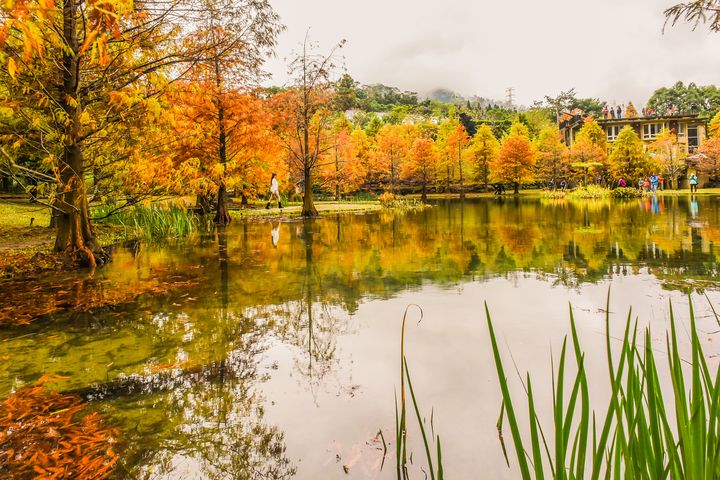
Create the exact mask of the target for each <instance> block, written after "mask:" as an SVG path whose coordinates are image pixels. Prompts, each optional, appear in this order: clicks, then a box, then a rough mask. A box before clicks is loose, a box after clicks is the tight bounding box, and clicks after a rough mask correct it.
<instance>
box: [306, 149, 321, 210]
mask: <svg viewBox="0 0 720 480" xmlns="http://www.w3.org/2000/svg"><path fill="white" fill-rule="evenodd" d="M304 179H305V186H304V188H305V190H304V195H303V208H302V216H303V217H317V216H318V215H319V214H318V211H317V208H315V202H314V201H313V191H312V175H311V172H310V167H309V166H307V162H306V166H305V169H304Z"/></svg>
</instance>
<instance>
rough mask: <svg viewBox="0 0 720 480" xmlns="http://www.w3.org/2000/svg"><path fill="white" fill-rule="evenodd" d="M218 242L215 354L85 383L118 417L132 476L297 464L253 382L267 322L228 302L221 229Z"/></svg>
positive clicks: (224, 472)
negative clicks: (267, 418) (202, 360)
mask: <svg viewBox="0 0 720 480" xmlns="http://www.w3.org/2000/svg"><path fill="white" fill-rule="evenodd" d="M216 236H217V242H218V262H219V265H218V269H217V272H218V276H219V281H218V293H219V295H218V297H219V305H218V307H219V308H217V309H216V310H215V313H216V321H215V322H214V325H215V326H216V332H215V337H216V340H215V342H214V344H215V346H216V347H217V348H218V349H220V351H219V352H217V353H218V358H220V360H219V361H217V362H214V363H211V364H208V365H204V366H201V367H195V368H186V369H169V370H163V371H161V372H160V373H158V374H154V375H149V376H140V375H137V376H134V377H131V378H127V379H121V380H119V381H116V382H112V383H111V384H108V385H105V386H102V387H99V388H94V389H89V390H87V391H86V392H82V393H84V394H85V396H86V397H87V398H91V399H94V400H105V403H104V404H103V405H104V408H106V409H107V410H108V411H110V412H113V413H114V417H115V418H117V419H118V420H119V421H120V422H121V431H122V432H124V435H123V442H124V444H125V445H126V449H125V451H124V455H123V458H122V461H121V462H120V465H119V467H118V469H119V470H120V471H122V473H123V476H127V477H130V478H187V477H195V476H200V477H202V478H210V479H286V478H290V477H292V476H293V475H294V474H295V471H296V468H295V467H294V466H293V465H292V464H291V462H290V460H289V459H288V458H287V457H286V455H285V444H284V434H283V433H282V431H280V430H279V429H278V428H277V427H274V426H269V425H266V424H265V423H264V420H263V419H264V407H263V403H264V399H263V398H262V396H261V394H260V393H259V392H258V390H257V389H256V386H257V385H256V384H257V383H258V381H260V380H262V376H261V375H259V374H258V359H259V358H260V353H262V352H263V351H264V350H265V348H266V347H265V345H264V339H265V337H266V335H267V327H264V326H263V325H262V324H256V323H255V322H254V321H253V320H252V319H251V318H249V317H244V316H243V315H242V314H237V313H235V311H234V310H233V308H232V307H231V306H230V304H229V282H228V278H229V263H230V262H229V258H228V248H227V247H228V246H227V233H226V232H225V231H224V229H218V230H217V232H216Z"/></svg>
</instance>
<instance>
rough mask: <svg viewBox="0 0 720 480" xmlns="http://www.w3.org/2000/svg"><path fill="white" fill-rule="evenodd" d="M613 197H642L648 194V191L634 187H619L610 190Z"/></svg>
mask: <svg viewBox="0 0 720 480" xmlns="http://www.w3.org/2000/svg"><path fill="white" fill-rule="evenodd" d="M610 196H611V197H613V198H640V197H645V196H647V192H645V191H644V190H639V189H637V188H632V187H618V188H616V189H614V190H611V191H610Z"/></svg>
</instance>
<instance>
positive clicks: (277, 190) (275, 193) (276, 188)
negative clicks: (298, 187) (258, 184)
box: [265, 172, 282, 210]
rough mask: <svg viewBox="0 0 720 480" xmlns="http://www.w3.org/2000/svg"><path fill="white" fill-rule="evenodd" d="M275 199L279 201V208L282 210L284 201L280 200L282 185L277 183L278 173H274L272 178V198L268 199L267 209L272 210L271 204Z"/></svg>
mask: <svg viewBox="0 0 720 480" xmlns="http://www.w3.org/2000/svg"><path fill="white" fill-rule="evenodd" d="M273 198H276V199H277V202H278V208H280V209H282V200H281V199H280V185H279V184H278V181H277V173H275V172H273V174H272V178H270V198H269V199H268V202H267V205H265V209H266V210H267V209H269V208H270V203H271V202H272V201H273Z"/></svg>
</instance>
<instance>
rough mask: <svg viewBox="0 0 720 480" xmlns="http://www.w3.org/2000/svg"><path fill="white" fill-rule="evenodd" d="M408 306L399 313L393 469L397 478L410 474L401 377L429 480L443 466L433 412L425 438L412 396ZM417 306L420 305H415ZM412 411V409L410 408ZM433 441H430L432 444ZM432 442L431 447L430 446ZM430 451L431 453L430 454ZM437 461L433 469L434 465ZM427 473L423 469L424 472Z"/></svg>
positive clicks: (439, 478) (440, 472) (438, 476)
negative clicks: (413, 414)
mask: <svg viewBox="0 0 720 480" xmlns="http://www.w3.org/2000/svg"><path fill="white" fill-rule="evenodd" d="M409 308H410V306H408V307H407V308H406V309H405V313H404V315H403V320H402V327H401V333H400V402H399V403H398V400H397V395H395V460H396V467H397V468H396V473H397V478H398V480H407V479H409V478H410V475H409V472H408V468H407V462H408V453H407V450H408V446H407V440H408V436H407V412H408V409H407V405H406V400H407V397H406V394H405V381H407V386H408V389H409V390H410V398H411V399H412V407H413V411H414V412H415V418H416V419H417V422H418V427H419V429H420V435H421V438H422V442H423V447H424V450H425V461H426V462H427V466H428V471H429V474H430V477H429V478H430V480H443V466H442V446H441V443H440V435H437V436H436V435H435V429H434V427H433V421H432V418H433V417H434V412H433V414H432V415H431V421H430V427H431V433H430V436H429V438H428V432H427V430H426V425H425V420H424V417H423V415H422V414H421V410H420V407H419V405H418V402H417V397H416V396H415V390H414V389H413V386H412V378H411V376H410V369H409V368H408V363H407V358H406V357H405V325H406V320H407V315H408V310H409ZM418 308H420V307H418ZM420 315H421V316H420V319H421V320H422V309H420ZM411 414H412V412H411ZM433 443H434V445H433ZM431 445H432V447H433V448H432V449H431ZM433 454H434V455H435V457H433ZM435 465H437V469H436V467H435ZM426 476H427V473H426Z"/></svg>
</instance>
